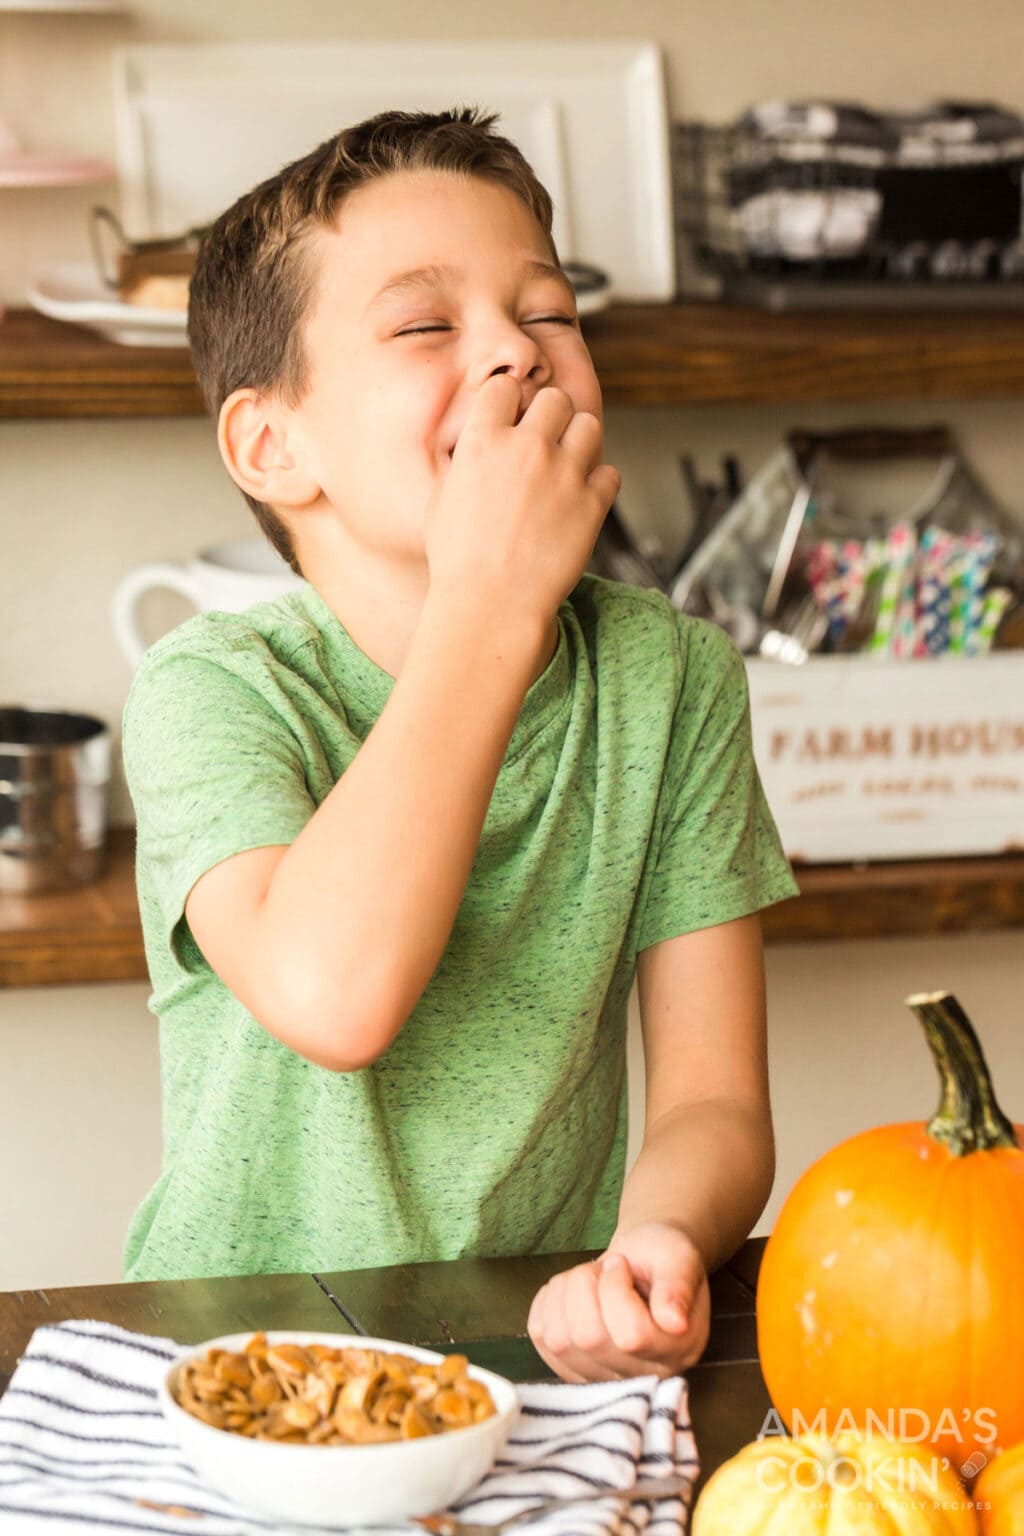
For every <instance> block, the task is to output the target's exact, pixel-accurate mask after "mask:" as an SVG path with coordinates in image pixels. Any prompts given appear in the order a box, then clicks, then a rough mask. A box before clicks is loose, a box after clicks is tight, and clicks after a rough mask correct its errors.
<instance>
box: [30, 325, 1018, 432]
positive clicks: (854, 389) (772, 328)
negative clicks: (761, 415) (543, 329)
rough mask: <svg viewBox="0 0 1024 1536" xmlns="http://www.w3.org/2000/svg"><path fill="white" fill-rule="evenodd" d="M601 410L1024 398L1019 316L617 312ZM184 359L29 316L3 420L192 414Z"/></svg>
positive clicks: (591, 335)
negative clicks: (678, 406)
mask: <svg viewBox="0 0 1024 1536" xmlns="http://www.w3.org/2000/svg"><path fill="white" fill-rule="evenodd" d="M583 331H584V335H585V336H586V339H587V343H588V345H589V347H590V350H591V352H592V354H593V358H594V363H595V366H596V368H597V372H598V375H599V376H600V379H601V386H602V391H603V394H604V399H605V403H606V404H607V405H637V406H639V405H693V404H705V403H719V404H747V405H758V404H760V405H763V404H784V403H786V402H792V403H794V404H795V403H799V402H803V401H820V400H863V401H873V400H879V399H905V400H919V399H946V400H966V399H994V398H999V397H1019V396H1021V395H1024V310H1021V309H1017V310H1005V311H998V310H983V311H982V310H960V311H930V310H918V311H898V312H894V311H890V310H880V311H871V312H866V311H865V312H860V311H858V312H855V313H854V312H850V313H819V314H813V315H811V314H787V315H776V314H768V313H765V312H764V311H761V310H753V309H742V308H737V307H735V306H731V305H719V304H695V303H688V304H615V305H612V306H610V307H609V308H608V309H606V310H603V311H600V312H599V313H597V314H594V315H587V316H585V317H584V320H583ZM202 411H203V405H202V400H201V398H200V395H199V390H198V388H197V386H196V382H195V378H194V376H193V373H192V367H191V363H190V361H189V354H188V352H187V350H185V349H184V348H176V347H123V346H120V345H118V343H116V342H113V341H105V340H104V339H103V338H102V337H100V336H98V335H96V334H94V333H93V332H92V331H89V330H86V329H85V328H84V327H82V326H77V325H67V324H63V323H61V322H60V321H57V320H48V319H46V318H45V317H44V316H43V315H39V314H36V312H35V311H34V310H28V309H13V310H9V311H8V312H7V314H6V315H5V316H4V318H3V319H2V320H0V418H3V417H6V418H28V417H60V416H114V417H116V416H199V415H201V414H202Z"/></svg>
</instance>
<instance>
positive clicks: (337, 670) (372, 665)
mask: <svg viewBox="0 0 1024 1536" xmlns="http://www.w3.org/2000/svg"><path fill="white" fill-rule="evenodd" d="M295 598H297V599H298V601H299V602H300V604H301V605H302V606H303V607H304V608H305V611H306V613H307V615H308V617H309V618H310V620H311V621H312V623H313V624H314V626H315V627H316V629H317V630H318V631H319V633H320V634H321V635H322V637H323V639H324V642H325V660H326V661H327V663H328V665H329V668H330V672H331V677H332V681H334V682H335V684H338V683H340V684H341V691H342V693H353V694H355V695H356V697H357V698H358V699H359V700H360V702H361V703H362V704H363V706H364V708H365V709H367V710H368V711H369V712H370V713H371V715H372V716H373V718H374V719H376V717H377V716H378V715H379V714H380V712H381V710H382V709H383V708H384V705H385V704H386V703H387V701H388V699H389V697H390V695H391V690H392V688H393V687H394V685H395V679H394V678H393V677H392V676H391V674H390V672H385V671H384V669H383V667H379V666H378V665H377V663H376V662H375V661H374V660H373V659H372V658H371V657H369V656H367V654H366V652H365V651H362V650H360V648H359V646H358V645H356V643H355V641H354V640H353V639H352V636H351V635H350V634H349V632H348V630H347V629H346V628H345V626H344V625H343V624H342V622H341V620H340V619H339V618H338V617H337V616H336V614H335V613H334V611H333V609H331V608H330V607H329V606H328V604H327V603H326V602H325V601H324V599H323V598H322V597H321V596H320V594H319V592H317V590H316V588H315V587H313V586H310V585H309V584H308V583H307V585H306V587H305V589H304V590H301V591H300V592H298V593H296V594H293V600H294V599H295ZM568 611H569V609H568V605H567V604H565V603H563V604H562V606H561V607H560V608H559V611H558V643H557V645H556V646H555V653H554V655H553V656H552V658H551V660H550V661H549V662H548V665H547V667H546V668H545V669H544V671H543V672H542V673H541V675H540V677H538V678H537V679H536V680H535V681H534V682H533V683H532V684H531V685H530V688H529V690H528V692H527V694H526V697H525V699H524V700H523V703H522V707H521V708H520V711H519V718H518V719H517V720H516V724H515V728H514V730H513V732H512V736H511V739H510V741H509V744H508V747H507V749H506V752H505V756H506V758H511V757H515V756H516V755H517V754H518V753H519V752H520V751H521V750H522V749H523V747H524V746H526V744H527V742H528V741H529V740H530V739H531V738H532V737H533V736H535V735H536V734H537V732H538V731H539V730H541V728H542V727H543V726H544V725H545V724H546V723H547V722H548V720H549V719H550V718H551V717H552V716H553V715H554V714H555V713H556V712H557V711H558V710H559V708H560V707H561V706H562V704H563V703H564V702H565V700H566V699H567V698H568V696H569V693H570V689H571V683H572V661H571V657H570V644H569V637H568V634H567V629H566V617H567V612H568Z"/></svg>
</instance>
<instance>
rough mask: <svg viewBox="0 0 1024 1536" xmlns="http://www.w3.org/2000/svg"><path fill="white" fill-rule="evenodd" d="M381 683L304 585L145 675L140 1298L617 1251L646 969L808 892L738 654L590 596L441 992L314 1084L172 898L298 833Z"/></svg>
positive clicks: (598, 593) (625, 592) (643, 603)
mask: <svg viewBox="0 0 1024 1536" xmlns="http://www.w3.org/2000/svg"><path fill="white" fill-rule="evenodd" d="M392 686H393V679H392V678H391V677H390V676H389V674H388V673H386V672H384V671H382V670H381V668H379V667H378V666H377V665H376V664H375V663H374V662H373V661H371V660H370V658H369V657H367V656H366V655H365V654H364V653H363V652H362V651H360V650H359V648H358V647H357V646H356V645H355V644H354V642H353V641H352V640H351V638H350V637H349V635H348V634H347V633H346V631H345V629H344V628H343V626H342V625H341V624H340V623H339V622H338V620H337V619H336V618H335V616H334V615H333V613H332V612H331V610H330V609H329V608H328V607H327V605H326V604H325V603H324V601H323V600H322V599H321V598H320V597H319V595H318V594H317V593H316V592H315V591H314V589H313V588H312V587H309V586H307V587H305V588H302V589H299V590H297V591H295V592H293V593H289V594H288V596H286V597H283V598H280V599H278V600H277V601H275V602H273V603H266V604H260V605H257V606H255V607H253V608H250V609H248V610H247V612H245V613H243V614H226V613H209V614H202V615H199V616H197V617H196V618H194V619H190V620H189V621H188V622H187V623H185V624H183V625H181V626H180V627H179V628H177V629H176V630H174V631H173V632H172V633H171V634H169V635H167V636H165V637H164V639H162V640H160V641H159V642H158V643H157V644H156V645H154V646H153V647H152V648H151V649H150V650H149V651H148V652H147V653H146V656H145V658H144V660H143V662H142V665H141V667H140V669H139V671H138V673H137V675H136V678H135V681H134V683H133V686H132V689H131V692H130V695H129V698H128V702H127V705H126V708H125V718H124V760H125V770H126V773H127V778H128V784H129V788H130V790H131V794H132V799H133V801H134V804H135V811H136V817H137V823H138V851H137V881H138V894H139V905H140V909H141V914H142V924H143V930H144V934H145V943H146V957H147V961H148V965H149V971H150V977H151V981H152V988H153V990H152V996H151V998H150V1001H149V1007H150V1009H151V1011H152V1012H153V1013H154V1014H156V1015H157V1017H158V1018H159V1020H160V1052H161V1075H162V1090H163V1122H164V1156H163V1165H162V1172H161V1175H160V1178H159V1179H158V1181H157V1183H156V1184H155V1185H154V1187H153V1188H152V1189H151V1190H150V1192H149V1193H148V1194H147V1196H146V1197H145V1199H144V1200H143V1202H142V1204H141V1205H140V1207H139V1209H138V1211H137V1212H136V1214H135V1216H134V1218H133V1221H132V1224H131V1227H130V1230H129V1233H128V1236H127V1240H126V1246H125V1276H126V1278H127V1279H129V1280H151V1279H165V1278H167V1279H169V1278H177V1277H185V1276H207V1275H229V1274H252V1273H270V1272H274V1271H300V1270H305V1271H307V1272H308V1271H311V1270H342V1269H357V1268H362V1267H366V1266H371V1265H381V1264H396V1263H402V1262H410V1261H416V1260H430V1259H454V1258H460V1257H463V1256H466V1255H481V1256H486V1255H499V1254H527V1253H542V1252H553V1251H557V1250H566V1249H575V1248H599V1247H603V1246H604V1245H605V1244H606V1243H607V1242H608V1240H609V1239H610V1237H611V1235H612V1232H613V1230H614V1227H615V1222H616V1217H617V1211H618V1201H619V1195H620V1192H621V1187H622V1181H623V1176H624V1164H625V1151H626V1131H627V1124H626V1113H627V1111H626V1072H625V1062H626V1051H625V1043H626V1004H627V998H628V994H629V990H630V985H631V982H632V979H633V975H634V970H635V962H636V956H637V953H638V951H640V950H642V949H644V948H646V947H647V946H648V945H651V944H657V943H658V942H659V941H661V940H663V939H668V938H670V937H672V936H673V935H676V934H681V933H686V932H688V931H691V930H694V929H698V928H703V927H708V926H710V925H711V924H714V923H721V922H725V921H727V920H729V919H731V918H736V917H740V916H742V915H744V914H746V913H748V912H752V911H755V910H757V909H758V908H761V907H764V906H766V905H768V904H769V903H771V902H774V901H778V900H780V899H782V898H783V897H786V896H790V895H793V894H795V892H796V886H795V884H794V882H793V879H792V876H791V874H790V871H789V866H788V864H787V862H786V860H785V857H784V855H783V853H782V851H781V848H780V846H779V842H778V838H777V835H776V831H775V827H774V824H773V822H772V819H771V816H770V814H769V811H768V808H767V806H766V804H765V801H764V797H763V794H762V791H761V786H760V783H759V780H758V777H757V771H756V768H755V766H754V760H753V756H752V752H751V745H750V724H749V713H748V704H747V689H746V677H745V673H744V669H743V663H742V660H741V658H740V656H739V654H738V652H737V651H736V650H735V648H734V647H733V645H732V643H731V641H730V640H729V639H728V638H727V637H726V636H725V634H724V633H723V632H722V631H721V630H719V629H717V628H715V627H714V626H713V625H711V624H707V623H704V622H703V621H701V620H697V619H692V618H685V617H683V616H681V615H680V614H679V613H677V612H676V611H675V610H674V609H673V608H672V606H671V604H670V603H669V602H668V600H667V599H666V598H665V597H664V596H663V595H661V594H660V593H657V592H653V591H647V590H642V589H639V588H635V587H631V586H625V585H620V584H618V583H614V582H609V581H604V580H601V579H599V578H597V577H594V576H590V575H586V576H584V577H583V578H582V580H581V581H580V582H579V584H578V585H577V587H576V588H575V590H574V591H573V592H572V594H571V595H570V597H569V598H568V599H567V601H566V602H564V603H563V604H562V605H561V608H560V610H559V639H558V646H557V649H556V652H555V654H554V656H553V658H552V660H551V662H550V663H549V665H548V667H547V669H546V671H545V672H544V673H543V674H542V675H541V676H540V677H539V678H538V679H537V680H536V682H535V683H534V684H533V686H532V687H531V688H530V690H529V692H528V693H527V695H526V698H525V700H524V702H523V706H522V709H521V712H520V714H519V718H518V720H517V722H516V725H515V729H514V731H513V734H512V738H511V740H510V742H509V745H508V749H507V751H506V753H505V757H504V761H503V763H502V767H501V770H500V773H499V776H498V780H497V783H496V786H495V789H494V793H493V796H492V798H491V803H490V807H489V809H488V812H487V817H486V820H485V823H484V827H483V831H482V834H481V838H480V843H479V847H478V849H477V854H476V858H475V861H474V864H473V868H472V871H471V874H470V878H469V882H468V884H467V886H466V890H465V893H464V895H463V899H462V902H461V905H460V907H459V910H458V914H457V917H456V921H455V925H454V927H453V929H452V933H451V935H450V937H449V940H448V944H447V947H446V949H445V951H444V954H443V955H442V957H441V960H440V962H439V964H438V966H437V969H436V971H435V973H434V975H433V977H432V978H431V981H430V983H429V985H428V986H427V988H426V990H425V992H424V993H423V996H422V997H421V999H420V1001H419V1002H418V1004H417V1005H416V1008H415V1010H414V1011H413V1013H412V1014H411V1015H410V1017H409V1018H408V1020H407V1021H406V1023H405V1025H404V1027H403V1029H402V1031H401V1033H400V1034H399V1035H398V1036H397V1038H396V1039H395V1040H394V1041H393V1042H392V1044H391V1045H390V1046H389V1048H388V1050H387V1051H386V1052H385V1053H384V1054H383V1055H382V1056H381V1057H380V1058H379V1059H378V1060H377V1061H375V1062H373V1063H372V1064H371V1065H370V1066H368V1067H365V1068H363V1069H362V1070H360V1071H357V1072H349V1073H341V1072H330V1071H328V1070H326V1069H325V1068H323V1067H318V1066H315V1065H314V1064H313V1063H312V1062H310V1061H307V1060H305V1058H303V1057H302V1056H299V1055H297V1054H296V1053H295V1052H293V1051H291V1050H289V1049H288V1047H287V1046H285V1045H282V1044H281V1042H280V1041H278V1040H276V1039H275V1038H274V1037H273V1036H272V1035H270V1034H268V1033H267V1032H266V1030H264V1029H263V1028H262V1027H261V1026H260V1025H259V1024H258V1023H257V1022H256V1021H255V1020H254V1019H253V1017H252V1016H251V1015H250V1014H249V1013H247V1012H246V1010H245V1008H244V1007H243V1006H242V1004H241V1003H240V1002H239V1001H238V999H237V998H236V997H235V996H234V995H233V993H232V992H231V991H229V989H228V988H227V987H226V986H225V985H224V984H223V982H221V980H220V979H219V978H218V977H217V975H216V974H215V973H214V972H213V970H212V969H211V968H210V966H209V965H208V964H207V963H206V961H205V960H204V958H203V955H202V954H201V952H200V950H199V948H198V946H197V945H196V943H195V941H194V939H193V937H192V934H191V932H190V930H189V927H188V922H187V920H186V918H185V916H184V908H185V901H186V898H187V896H188V893H189V891H190V890H191V888H192V886H193V885H194V884H195V882H196V881H197V880H198V879H199V877H200V876H201V875H202V874H204V873H205V871H206V870H208V869H210V868H211V867H212V866H213V865H215V864H217V863H219V862H220V861H221V860H223V859H226V858H230V857H231V856H232V855H233V854H237V853H240V852H242V851H243V850H245V849H249V848H257V847H263V846H267V845H270V844H287V843H290V842H292V841H293V840H294V839H295V838H296V837H297V836H298V834H299V832H300V831H301V830H302V828H303V826H304V825H305V824H306V822H307V821H308V820H309V818H310V816H311V815H312V814H313V812H314V811H315V809H316V807H317V806H319V805H320V803H321V802H322V801H323V800H324V799H325V797H326V796H327V795H328V794H329V793H330V791H331V789H332V787H333V786H334V784H335V783H336V782H337V780H338V779H339V777H340V776H341V775H342V774H343V773H344V772H345V769H346V768H347V767H348V765H349V764H350V763H351V762H352V760H353V758H354V756H355V754H356V753H357V752H358V750H359V747H360V744H361V743H362V742H363V741H364V740H365V739H366V737H367V735H368V734H369V732H370V730H371V729H372V727H373V725H374V722H375V721H376V719H377V717H378V715H379V714H380V712H381V709H382V708H383V706H384V704H385V703H386V701H387V698H388V695H389V693H390V691H391V688H392ZM409 771H410V772H411V773H414V772H415V771H416V765H415V763H413V762H411V763H410V764H409Z"/></svg>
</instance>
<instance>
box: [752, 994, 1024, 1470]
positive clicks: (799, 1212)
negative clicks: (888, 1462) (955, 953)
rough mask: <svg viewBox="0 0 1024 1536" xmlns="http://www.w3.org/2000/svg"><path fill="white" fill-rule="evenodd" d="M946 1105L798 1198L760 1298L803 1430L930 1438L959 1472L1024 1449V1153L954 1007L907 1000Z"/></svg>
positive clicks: (825, 1161) (761, 1325)
mask: <svg viewBox="0 0 1024 1536" xmlns="http://www.w3.org/2000/svg"><path fill="white" fill-rule="evenodd" d="M907 1004H908V1006H909V1007H910V1008H911V1009H913V1011H914V1013H915V1014H916V1015H917V1016H918V1018H919V1019H920V1021H921V1023H922V1024H923V1025H924V1030H925V1034H926V1037H927V1040H928V1044H929V1046H930V1047H931V1050H932V1054H933V1055H934V1058H935V1062H936V1065H937V1067H938V1070H939V1076H940V1078H941V1081H942V1100H941V1103H940V1105H939V1108H938V1110H937V1111H936V1113H935V1115H934V1116H933V1117H932V1119H931V1120H930V1121H929V1122H928V1124H927V1125H921V1124H900V1125H888V1126H882V1127H880V1128H878V1129H876V1130H871V1131H865V1132H864V1133H863V1134H861V1135H859V1136H854V1137H851V1138H850V1140H848V1141H845V1142H843V1143H842V1144H841V1145H839V1146H837V1147H835V1148H833V1149H832V1151H830V1152H828V1153H826V1154H825V1156H824V1157H822V1158H821V1159H819V1161H818V1162H817V1163H815V1164H814V1165H813V1167H811V1168H809V1169H808V1170H807V1172H806V1173H804V1174H803V1175H802V1177H801V1178H800V1179H799V1180H798V1181H797V1183H796V1184H795V1186H794V1188H793V1190H792V1192H791V1193H790V1195H789V1197H788V1199H787V1200H786V1202H785V1204H784V1206H783V1208H782V1211H781V1212H780V1215H779V1218H778V1221H777V1222H776V1225H775V1230H774V1231H773V1233H772V1235H771V1237H770V1238H769V1240H768V1244H767V1247H766V1249H765V1254H764V1260H763V1263H762V1266H761V1273H760V1277H759V1281H758V1290H757V1336H758V1350H759V1353H760V1357H761V1368H762V1371H763V1373H764V1379H765V1382H766V1383H767V1386H768V1390H769V1392H770V1393H771V1397H772V1401H773V1402H774V1404H775V1407H776V1408H777V1410H778V1412H779V1414H780V1416H781V1418H782V1420H783V1421H784V1423H785V1424H786V1426H787V1427H788V1428H789V1429H790V1430H791V1431H792V1432H793V1433H800V1432H802V1431H803V1430H804V1429H808V1428H811V1429H821V1430H823V1431H825V1432H827V1433H830V1434H831V1433H835V1432H836V1431H837V1430H842V1429H846V1428H850V1427H854V1426H859V1427H862V1428H866V1429H868V1430H870V1431H873V1432H875V1433H879V1434H888V1435H890V1436H892V1437H893V1438H896V1439H901V1440H922V1441H930V1442H931V1443H932V1444H933V1445H935V1446H936V1447H937V1448H938V1449H939V1450H940V1452H941V1453H942V1454H943V1455H946V1456H948V1457H949V1460H950V1463H951V1465H952V1466H953V1468H954V1470H956V1471H960V1470H961V1469H965V1473H966V1475H967V1476H970V1474H971V1471H972V1470H973V1469H972V1468H971V1467H970V1466H966V1465H965V1464H967V1463H968V1462H969V1461H970V1458H971V1456H972V1455H974V1454H975V1453H980V1454H978V1456H977V1461H978V1462H979V1463H980V1462H981V1460H982V1457H984V1456H991V1455H992V1454H993V1452H994V1450H995V1449H996V1447H997V1446H1006V1445H1013V1444H1014V1443H1015V1442H1016V1441H1018V1440H1024V1327H1022V1326H1021V1316H1022V1315H1024V1151H1022V1150H1021V1147H1020V1143H1019V1141H1018V1134H1021V1135H1024V1128H1020V1127H1019V1128H1018V1130H1017V1132H1016V1133H1015V1130H1014V1127H1013V1126H1012V1125H1011V1124H1010V1122H1009V1121H1008V1120H1007V1118H1006V1116H1005V1115H1004V1114H1003V1113H1002V1111H1001V1110H1000V1108H999V1106H998V1104H997V1103H996V1100H995V1096H994V1094H993V1091H992V1084H991V1080H990V1078H989V1074H988V1068H987V1067H986V1065H985V1060H984V1057H983V1055H982V1051H981V1047H980V1045H979V1044H978V1040H977V1037H976V1035H975V1033H974V1030H973V1029H972V1028H971V1024H970V1021H969V1020H968V1019H967V1017H966V1015H965V1014H964V1012H963V1010H962V1008H960V1006H959V1004H958V1003H957V1001H956V999H955V998H954V997H952V996H950V994H949V993H932V994H922V995H919V996H915V997H909V998H907Z"/></svg>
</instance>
